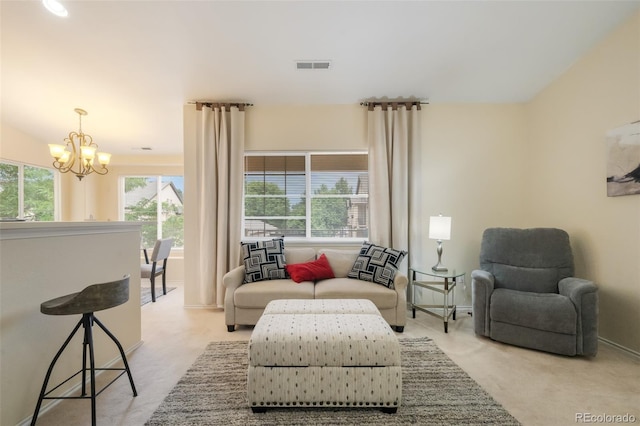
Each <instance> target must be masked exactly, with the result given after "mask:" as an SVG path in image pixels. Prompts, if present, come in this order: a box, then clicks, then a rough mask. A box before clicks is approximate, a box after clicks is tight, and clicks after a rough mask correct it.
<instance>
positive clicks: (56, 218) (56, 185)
mask: <svg viewBox="0 0 640 426" xmlns="http://www.w3.org/2000/svg"><path fill="white" fill-rule="evenodd" d="M0 163H4V164H9V165H12V166H16V167H18V219H21V220H25V219H24V168H25V167H33V168H37V169H45V170H49V171H50V172H52V174H53V222H60V210H61V209H60V206H61V205H62V201H61V194H60V187H61V186H60V172H59V171H58V170H56V169H55V168H53V167H48V166H41V165H39V164H31V163H24V162H21V161H14V160H6V159H4V158H0ZM34 222H47V221H34Z"/></svg>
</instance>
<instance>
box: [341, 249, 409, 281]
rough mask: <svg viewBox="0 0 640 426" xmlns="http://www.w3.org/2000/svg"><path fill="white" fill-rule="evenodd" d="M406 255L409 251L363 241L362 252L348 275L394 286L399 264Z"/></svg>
mask: <svg viewBox="0 0 640 426" xmlns="http://www.w3.org/2000/svg"><path fill="white" fill-rule="evenodd" d="M406 255H407V252H406V251H404V250H396V249H392V248H387V247H381V246H377V245H375V244H371V243H363V244H362V248H361V249H360V254H358V257H357V258H356V261H355V262H354V264H353V266H352V267H351V272H349V274H347V277H349V278H355V279H358V280H363V281H370V282H373V283H376V284H381V285H383V286H385V287H388V288H393V279H394V278H395V276H396V272H397V271H398V266H399V265H400V262H402V259H404V257H405V256H406Z"/></svg>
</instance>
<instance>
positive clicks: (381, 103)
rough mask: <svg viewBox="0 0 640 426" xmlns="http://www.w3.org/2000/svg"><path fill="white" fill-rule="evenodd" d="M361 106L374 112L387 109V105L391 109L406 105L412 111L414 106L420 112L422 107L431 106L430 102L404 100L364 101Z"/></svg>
mask: <svg viewBox="0 0 640 426" xmlns="http://www.w3.org/2000/svg"><path fill="white" fill-rule="evenodd" d="M360 105H362V106H366V107H367V108H368V109H369V111H373V109H374V108H375V107H377V106H381V107H383V108H386V107H387V105H391V109H393V110H396V109H398V105H404V106H406V107H407V109H410V108H411V107H412V106H413V105H416V106H417V107H418V110H420V109H421V107H420V105H429V102H423V101H403V100H395V101H362V102H360Z"/></svg>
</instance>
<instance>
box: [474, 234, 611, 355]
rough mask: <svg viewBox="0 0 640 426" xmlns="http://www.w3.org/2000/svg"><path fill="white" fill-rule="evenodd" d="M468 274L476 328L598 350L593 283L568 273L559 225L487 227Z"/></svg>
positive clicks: (521, 342) (503, 337) (550, 345)
mask: <svg viewBox="0 0 640 426" xmlns="http://www.w3.org/2000/svg"><path fill="white" fill-rule="evenodd" d="M480 268H481V269H480V270H475V271H473V272H472V274H471V286H472V292H471V293H472V305H473V322H474V330H475V332H476V334H479V335H482V336H487V337H490V338H491V339H493V340H497V341H500V342H504V343H509V344H512V345H517V346H522V347H526V348H531V349H537V350H541V351H547V352H553V353H557V354H562V355H571V356H573V355H586V356H594V355H596V353H597V351H598V288H597V287H596V286H595V285H594V284H593V282H591V281H587V280H584V279H580V278H574V277H573V272H574V270H573V255H572V253H571V246H570V244H569V235H568V234H567V233H566V232H565V231H563V230H561V229H553V228H533V229H513V228H489V229H487V230H485V231H484V234H483V236H482V245H481V248H480Z"/></svg>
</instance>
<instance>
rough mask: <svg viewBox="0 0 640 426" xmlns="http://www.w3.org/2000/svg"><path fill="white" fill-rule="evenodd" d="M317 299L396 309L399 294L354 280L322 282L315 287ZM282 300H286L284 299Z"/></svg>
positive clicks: (333, 279)
mask: <svg viewBox="0 0 640 426" xmlns="http://www.w3.org/2000/svg"><path fill="white" fill-rule="evenodd" d="M315 298H316V299H368V300H371V301H372V302H373V303H374V304H375V305H376V307H377V308H378V309H390V308H395V307H396V306H397V304H398V294H397V293H396V291H395V290H391V289H389V288H387V287H384V286H381V285H379V284H375V283H372V282H369V281H363V280H355V279H353V278H332V279H329V280H320V281H318V282H316V285H315ZM282 299H285V298H284V297H282Z"/></svg>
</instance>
